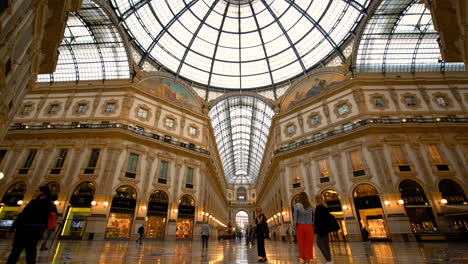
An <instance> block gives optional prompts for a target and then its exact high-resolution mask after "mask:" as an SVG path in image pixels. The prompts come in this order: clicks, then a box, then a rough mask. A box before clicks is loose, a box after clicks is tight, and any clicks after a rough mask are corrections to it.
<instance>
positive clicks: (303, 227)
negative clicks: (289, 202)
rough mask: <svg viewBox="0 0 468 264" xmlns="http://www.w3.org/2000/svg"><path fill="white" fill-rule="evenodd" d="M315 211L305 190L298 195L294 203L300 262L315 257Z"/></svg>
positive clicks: (306, 261)
mask: <svg viewBox="0 0 468 264" xmlns="http://www.w3.org/2000/svg"><path fill="white" fill-rule="evenodd" d="M314 211H315V208H314V207H313V206H312V205H310V203H309V198H308V197H307V194H306V193H305V192H301V193H300V194H299V196H298V199H297V203H296V204H295V205H294V218H293V227H294V229H295V230H296V237H297V245H298V246H299V258H300V263H309V262H310V261H312V259H313V258H314V225H313V223H314Z"/></svg>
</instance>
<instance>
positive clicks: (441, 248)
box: [0, 240, 468, 264]
mask: <svg viewBox="0 0 468 264" xmlns="http://www.w3.org/2000/svg"><path fill="white" fill-rule="evenodd" d="M10 245H11V241H10V240H0V263H5V262H6V258H7V257H8V254H9V250H10ZM332 249H333V259H334V261H335V263H337V264H338V263H340V264H341V263H363V264H371V263H372V264H374V263H375V264H394V263H411V264H418V263H450V264H460V263H464V264H468V244H467V243H439V242H438V243H431V242H427V243H412V242H411V243H398V242H393V243H392V242H373V243H362V242H349V243H342V242H341V243H339V242H334V243H332ZM316 250H317V248H315V249H314V252H315V253H314V254H315V256H316V258H315V260H314V263H317V264H319V263H325V261H324V259H323V258H322V256H321V254H320V253H319V252H317V251H316ZM256 252H257V251H256V247H255V246H246V245H245V242H244V241H234V240H231V241H214V240H211V241H210V244H209V248H208V249H202V248H201V242H200V241H194V242H189V241H177V242H173V241H167V242H156V241H145V242H144V243H143V245H138V244H136V243H135V241H130V242H127V241H125V242H124V241H59V242H58V243H54V245H53V247H52V248H51V249H50V250H49V251H40V252H39V254H38V262H37V263H39V264H42V263H57V264H58V263H60V264H62V263H63V264H65V263H67V264H68V263H69V264H72V263H73V264H75V263H86V264H90V263H111V264H124V263H125V264H127V263H128V264H129V263H138V264H143V263H177V264H183V263H210V264H211V263H257V262H256V260H257V254H256ZM266 252H267V257H268V259H269V260H268V263H275V264H280V263H281V264H282V263H298V253H297V246H296V245H295V244H286V243H283V242H280V241H266ZM19 263H24V256H22V257H21V259H20V261H19Z"/></svg>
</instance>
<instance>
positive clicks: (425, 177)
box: [410, 143, 434, 192]
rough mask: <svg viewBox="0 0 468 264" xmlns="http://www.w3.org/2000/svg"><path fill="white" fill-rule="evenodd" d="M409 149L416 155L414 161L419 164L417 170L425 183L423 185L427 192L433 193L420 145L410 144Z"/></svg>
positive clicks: (432, 183) (431, 181)
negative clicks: (419, 170)
mask: <svg viewBox="0 0 468 264" xmlns="http://www.w3.org/2000/svg"><path fill="white" fill-rule="evenodd" d="M410 147H411V149H412V150H413V152H414V153H415V154H416V160H417V163H419V168H421V170H422V173H421V174H422V176H423V180H424V182H425V185H426V186H427V187H426V189H427V191H428V192H429V191H433V190H434V181H433V180H432V177H431V173H430V170H429V169H428V168H427V166H426V162H425V161H424V158H423V156H422V155H423V154H422V150H421V145H420V144H419V143H410Z"/></svg>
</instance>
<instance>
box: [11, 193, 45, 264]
mask: <svg viewBox="0 0 468 264" xmlns="http://www.w3.org/2000/svg"><path fill="white" fill-rule="evenodd" d="M36 195H37V196H36V198H35V199H33V200H31V201H30V202H29V203H28V204H27V205H26V207H24V209H23V211H22V212H21V213H20V214H19V215H18V217H17V218H16V220H15V222H14V223H13V225H12V226H11V228H10V230H9V232H13V231H15V237H14V239H13V247H12V249H11V253H10V256H9V257H8V261H7V262H6V264H14V263H16V262H17V261H18V258H19V256H20V255H21V252H22V251H23V249H25V251H26V263H27V264H35V263H36V254H37V251H36V247H37V243H38V242H39V240H40V239H41V237H42V235H43V234H44V231H45V229H46V228H47V222H48V219H49V214H50V212H51V210H52V202H51V201H50V189H49V187H47V186H41V187H39V190H38V191H37V192H36Z"/></svg>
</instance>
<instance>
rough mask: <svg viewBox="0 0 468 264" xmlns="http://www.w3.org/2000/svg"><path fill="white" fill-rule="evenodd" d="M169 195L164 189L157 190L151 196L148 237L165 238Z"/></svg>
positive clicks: (147, 224) (147, 226) (147, 218)
mask: <svg viewBox="0 0 468 264" xmlns="http://www.w3.org/2000/svg"><path fill="white" fill-rule="evenodd" d="M168 208H169V197H168V196H167V194H166V193H165V192H163V191H155V192H153V193H152V194H151V196H150V201H149V203H148V214H147V216H146V232H145V233H146V237H147V238H154V239H164V236H165V231H166V221H167V210H168Z"/></svg>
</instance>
